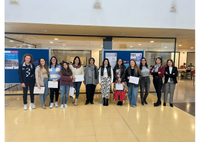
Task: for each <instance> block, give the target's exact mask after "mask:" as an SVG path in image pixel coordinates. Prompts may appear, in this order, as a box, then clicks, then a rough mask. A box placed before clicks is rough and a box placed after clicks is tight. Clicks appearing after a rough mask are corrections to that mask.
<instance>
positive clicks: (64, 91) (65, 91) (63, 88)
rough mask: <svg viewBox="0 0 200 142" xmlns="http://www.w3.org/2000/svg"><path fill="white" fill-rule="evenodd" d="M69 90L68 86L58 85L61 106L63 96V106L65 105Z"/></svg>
mask: <svg viewBox="0 0 200 142" xmlns="http://www.w3.org/2000/svg"><path fill="white" fill-rule="evenodd" d="M69 89H70V85H60V95H61V104H63V100H64V96H65V104H67V101H68V94H69Z"/></svg>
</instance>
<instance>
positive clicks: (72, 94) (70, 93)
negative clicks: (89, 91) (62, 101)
mask: <svg viewBox="0 0 200 142" xmlns="http://www.w3.org/2000/svg"><path fill="white" fill-rule="evenodd" d="M74 90H75V88H73V87H70V89H69V95H70V96H72V97H73V96H74Z"/></svg>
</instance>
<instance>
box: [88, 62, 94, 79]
mask: <svg viewBox="0 0 200 142" xmlns="http://www.w3.org/2000/svg"><path fill="white" fill-rule="evenodd" d="M93 71H94V65H93V66H92V67H91V66H90V65H89V68H88V73H89V77H92V72H93Z"/></svg>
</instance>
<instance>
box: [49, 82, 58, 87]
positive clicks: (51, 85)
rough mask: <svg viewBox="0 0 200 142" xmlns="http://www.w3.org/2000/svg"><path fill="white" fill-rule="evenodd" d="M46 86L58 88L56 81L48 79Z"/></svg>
mask: <svg viewBox="0 0 200 142" xmlns="http://www.w3.org/2000/svg"><path fill="white" fill-rule="evenodd" d="M48 88H58V81H55V82H54V81H48Z"/></svg>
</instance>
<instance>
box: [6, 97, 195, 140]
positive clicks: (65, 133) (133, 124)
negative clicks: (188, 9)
mask: <svg viewBox="0 0 200 142" xmlns="http://www.w3.org/2000/svg"><path fill="white" fill-rule="evenodd" d="M139 99H140V98H139V95H138V100H139ZM28 100H29V97H28ZM98 101H101V95H100V94H95V101H94V103H95V104H94V105H91V104H89V105H87V106H86V105H84V103H85V95H84V94H81V95H80V97H79V100H78V106H76V107H75V106H74V105H73V104H72V102H71V100H70V99H69V100H68V109H60V107H59V108H53V109H49V108H47V109H46V110H43V109H42V108H41V106H40V102H39V97H38V96H35V104H36V109H35V110H32V109H31V108H30V107H29V110H27V111H24V110H23V104H22V96H5V103H9V105H8V106H6V107H5V139H6V142H60V141H68V142H122V141H123V142H194V141H195V117H194V116H192V115H190V114H188V113H187V112H184V111H182V110H181V109H179V108H177V107H173V108H171V107H170V106H169V105H168V104H167V106H166V107H163V106H160V107H157V108H154V107H153V103H154V102H156V97H155V96H154V95H152V94H150V95H149V97H148V99H147V101H148V103H149V104H148V105H145V106H141V105H140V104H139V103H138V106H137V107H136V108H133V107H130V105H129V103H128V102H125V103H124V105H123V106H117V105H116V103H117V102H113V101H112V100H110V102H109V106H108V107H104V106H102V105H101V104H99V103H98ZM46 102H48V99H47V101H46ZM59 104H60V98H59Z"/></svg>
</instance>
